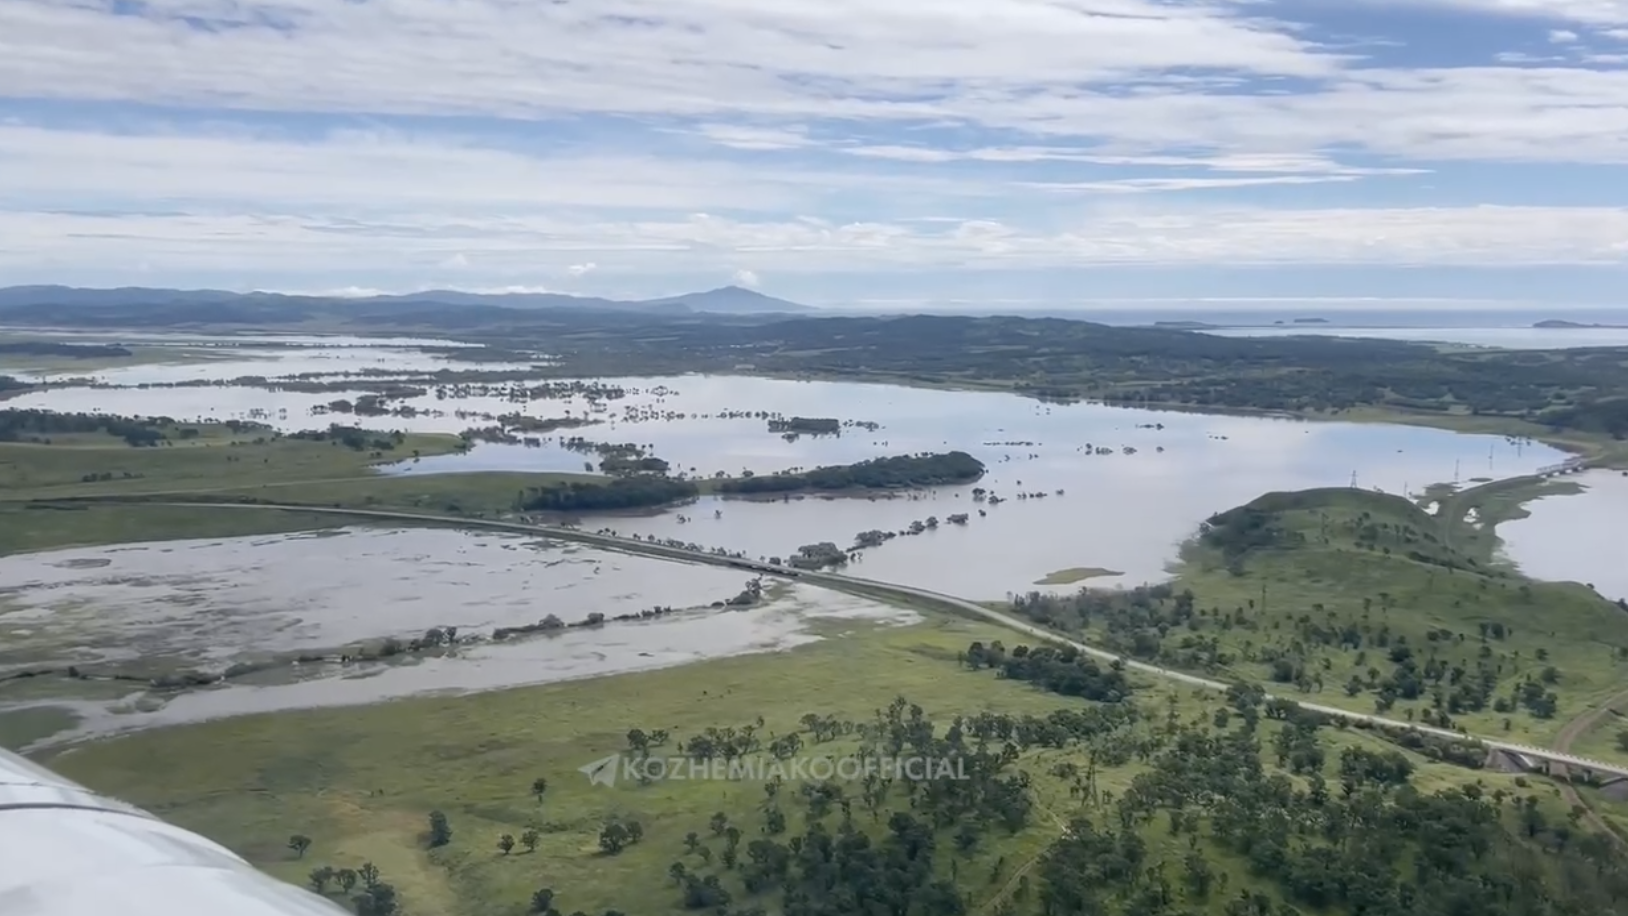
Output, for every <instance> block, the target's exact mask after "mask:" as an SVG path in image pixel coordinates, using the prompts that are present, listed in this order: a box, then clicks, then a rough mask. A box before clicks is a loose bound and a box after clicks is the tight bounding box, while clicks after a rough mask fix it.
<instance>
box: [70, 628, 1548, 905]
mask: <svg viewBox="0 0 1628 916" xmlns="http://www.w3.org/2000/svg"><path fill="white" fill-rule="evenodd" d="M850 629H851V628H850ZM975 639H977V640H983V641H986V642H988V641H993V640H998V639H1005V640H1006V642H1007V644H1008V645H1013V644H1015V641H1014V640H1013V639H1012V638H1011V634H1010V633H1008V632H1005V631H1001V630H997V629H993V628H991V627H988V626H986V625H983V624H978V623H972V622H967V621H961V620H954V619H947V618H936V619H931V620H929V621H928V622H926V623H923V624H920V625H915V626H910V627H903V628H888V629H865V630H862V631H860V632H852V633H850V635H847V636H839V637H835V638H831V639H828V640H826V641H824V642H821V643H817V644H813V645H809V646H805V647H801V648H798V649H795V650H792V651H790V652H786V653H779V654H771V655H756V656H743V657H736V658H729V659H722V660H715V661H712V662H708V663H705V664H697V665H691V666H686V667H680V668H672V669H667V670H662V671H654V672H647V673H640V674H632V675H622V676H617V677H611V678H604V679H597V680H589V681H580V682H571V683H562V684H556V685H551V686H545V687H537V688H525V689H517V690H509V691H504V692H498V693H488V694H480V695H476V696H469V697H459V698H423V699H411V700H403V701H397V702H392V703H387V704H382V705H377V706H369V707H362V708H352V709H331V710H317V711H309V712H299V713H285V714H279V715H273V716H253V717H244V718H238V719H232V720H227V721H222V722H217V723H208V724H204V725H198V726H190V727H185V728H177V729H169V730H163V731H155V732H150V733H145V734H138V735H135V736H132V737H128V738H121V739H116V740H110V741H104V742H99V743H94V744H90V745H86V746H82V747H79V748H75V749H72V750H70V751H68V752H67V753H64V754H62V755H61V756H59V757H57V758H55V759H54V760H51V761H49V763H50V764H51V765H52V766H54V767H56V768H58V769H60V770H61V771H62V772H63V773H65V774H66V775H68V776H71V777H73V778H75V779H79V780H81V781H83V782H85V783H86V784H88V785H91V786H93V787H95V788H97V789H100V790H103V791H106V792H109V793H112V794H114V795H116V796H119V797H121V798H125V799H127V800H129V801H132V802H135V803H137V804H140V805H143V806H145V807H147V808H149V809H150V810H153V811H154V812H156V813H158V814H160V815H162V816H164V817H165V818H167V819H170V820H173V821H175V822H176V823H179V824H182V825H184V826H187V827H189V828H192V829H196V830H199V831H201V832H203V833H204V834H206V835H208V836H211V837H213V838H215V839H218V840H220V841H222V842H224V843H226V844H227V845H229V846H231V847H232V848H234V849H236V850H237V851H239V852H241V853H242V854H244V855H245V856H247V857H248V858H249V859H250V860H251V861H253V862H254V863H256V864H257V865H260V866H262V867H264V868H266V869H268V870H270V871H271V872H272V873H274V874H276V875H278V876H280V877H283V878H285V879H287V880H290V881H294V882H303V881H304V880H305V876H306V875H307V873H308V872H309V871H310V870H311V869H312V868H313V867H316V866H318V865H321V864H331V865H333V866H335V867H350V868H356V867H358V866H359V865H360V864H361V863H362V862H364V861H372V862H374V863H375V864H376V865H377V866H378V867H379V869H380V870H381V872H382V873H383V875H384V878H385V880H387V881H390V882H392V883H393V884H395V885H396V887H397V888H398V889H399V890H400V891H401V895H402V898H403V901H404V905H405V911H406V912H407V913H409V914H413V916H430V914H435V916H455V914H457V916H461V914H512V913H522V912H524V911H525V906H526V902H527V900H528V899H529V898H530V895H531V894H532V892H533V891H535V890H537V889H539V888H543V887H550V888H553V889H554V890H555V891H556V892H557V894H558V898H559V899H560V900H561V901H562V903H561V906H562V908H563V909H564V910H567V911H569V910H581V911H584V912H589V913H598V912H603V911H606V910H609V909H618V910H621V911H623V912H629V913H639V914H658V913H674V914H676V913H680V912H683V910H682V909H681V908H680V906H679V900H678V895H677V892H676V891H675V889H674V888H673V886H672V882H671V881H670V880H669V879H668V878H667V877H666V870H667V868H668V865H669V864H670V863H671V862H673V861H675V860H678V859H683V858H685V857H684V846H683V837H684V836H685V834H686V833H688V832H690V831H697V832H699V833H701V834H702V835H703V836H705V835H706V834H707V828H706V825H707V821H708V819H709V817H710V816H711V815H712V814H713V812H716V811H723V812H725V813H727V814H728V815H729V817H730V819H731V821H732V822H733V823H735V824H737V825H738V826H741V827H742V829H743V830H745V831H746V833H747V835H748V837H750V836H754V835H761V828H762V822H763V814H762V811H761V804H762V801H763V798H764V795H763V790H762V787H761V786H760V785H758V784H755V783H749V782H728V781H722V782H700V781H669V782H658V783H654V784H652V785H649V786H644V787H640V786H638V785H632V786H629V785H626V784H625V783H622V784H618V785H617V786H615V787H604V786H591V785H590V784H589V782H588V780H587V779H586V778H585V777H584V776H583V775H582V774H581V773H579V772H578V771H577V768H578V767H581V766H583V765H586V764H588V763H590V762H592V761H594V760H596V759H599V758H602V757H604V756H606V755H608V754H611V753H614V752H616V751H618V750H621V749H623V748H625V747H626V738H625V735H626V733H627V731H628V730H629V729H631V728H641V729H644V730H646V731H650V730H653V729H666V730H668V731H669V732H670V733H671V734H672V736H673V737H674V739H676V740H683V739H684V738H686V737H689V736H692V735H694V734H696V733H697V732H699V731H701V730H702V729H704V728H707V727H710V726H716V727H719V728H723V727H729V726H742V725H746V724H751V723H754V722H756V721H758V720H759V718H761V720H762V723H763V725H762V727H763V729H764V730H765V732H767V733H773V734H786V733H788V732H792V731H796V730H798V729H799V728H800V726H799V725H798V720H799V719H800V718H801V717H802V716H803V715H804V714H806V713H816V714H820V715H825V714H834V715H838V716H841V717H848V718H853V719H858V720H864V719H867V718H869V717H870V715H871V714H872V712H873V711H874V710H876V709H878V708H880V707H883V706H885V705H887V703H888V702H889V701H890V700H892V699H893V698H894V697H895V696H901V695H902V696H905V697H907V698H909V699H910V700H912V701H914V702H916V703H919V704H921V705H922V706H923V707H924V708H925V709H926V711H927V713H928V714H929V716H931V717H932V718H933V719H934V721H935V722H937V723H939V724H940V725H941V726H942V725H946V724H948V722H949V720H950V719H951V718H952V717H953V716H955V715H958V714H961V715H970V714H975V713H977V712H981V711H993V712H1004V713H1010V714H1024V713H1030V714H1035V715H1044V714H1046V713H1048V712H1050V711H1052V710H1055V709H1060V708H1086V707H1089V706H1091V705H1092V704H1089V703H1088V702H1086V701H1082V700H1075V699H1068V698H1064V697H1059V696H1056V695H1052V694H1046V693H1042V692H1039V691H1037V690H1035V689H1033V688H1031V687H1029V686H1027V685H1025V684H1023V683H1020V682H1015V681H1005V680H1000V679H997V678H996V677H995V676H994V675H993V673H991V672H989V671H980V672H972V671H968V670H967V669H965V668H963V667H961V666H959V665H958V663H957V660H956V655H957V653H958V652H960V651H962V650H964V649H965V648H966V646H967V645H968V643H969V642H970V641H972V640H975ZM1138 702H1139V705H1141V706H1142V707H1143V708H1145V709H1147V710H1149V711H1150V721H1149V723H1148V724H1146V725H1144V726H1138V729H1152V728H1156V727H1162V726H1163V721H1164V717H1165V716H1166V715H1169V714H1170V713H1172V712H1173V713H1174V715H1175V716H1177V717H1178V718H1180V719H1181V720H1182V721H1187V722H1199V721H1204V722H1207V721H1208V720H1209V718H1210V716H1211V715H1212V714H1213V711H1214V709H1215V708H1216V707H1217V706H1218V705H1219V703H1220V698H1219V697H1217V696H1215V695H1210V694H1205V695H1202V696H1200V695H1195V694H1194V693H1192V692H1191V691H1180V690H1176V689H1174V688H1170V687H1168V686H1166V685H1163V684H1159V685H1152V684H1150V685H1147V686H1146V688H1145V690H1144V692H1143V693H1141V694H1139V695H1138ZM1155 723H1157V724H1155ZM1234 727H1236V726H1234ZM1277 727H1278V726H1277V725H1276V723H1274V722H1272V721H1271V720H1266V721H1263V723H1262V729H1263V732H1262V742H1263V744H1265V745H1267V746H1270V740H1271V739H1270V736H1271V735H1272V734H1274V733H1275V731H1274V730H1275V729H1276V728H1277ZM1322 733H1323V734H1325V735H1326V736H1327V737H1326V740H1327V741H1328V743H1329V746H1330V749H1331V750H1330V754H1329V757H1330V761H1331V762H1330V764H1329V773H1330V777H1329V778H1331V779H1332V778H1334V777H1333V775H1332V774H1333V769H1332V767H1333V764H1332V761H1333V759H1334V758H1336V757H1337V755H1338V751H1339V750H1340V749H1341V748H1343V747H1346V746H1363V747H1369V748H1371V749H1382V748H1389V747H1390V746H1389V745H1386V744H1384V743H1383V742H1382V741H1380V739H1378V738H1377V737H1374V736H1372V735H1368V734H1365V733H1361V732H1357V731H1344V730H1332V729H1324V730H1323V732H1322ZM844 741H845V739H839V740H838V741H836V742H832V743H831V744H829V745H820V746H818V748H819V750H820V752H822V753H838V752H840V751H841V750H843V749H845V748H848V747H850V746H851V745H849V744H845V743H844ZM1084 753H1085V752H1084V751H1083V749H1082V748H1080V747H1077V746H1076V747H1070V748H1062V749H1052V750H1036V751H1031V752H1028V753H1027V754H1026V755H1025V756H1024V758H1023V759H1022V760H1021V761H1020V763H1019V764H1018V765H1019V767H1020V768H1021V769H1022V770H1023V771H1024V772H1026V773H1029V774H1030V776H1031V777H1032V780H1033V791H1034V797H1035V799H1036V802H1037V804H1038V810H1037V811H1036V813H1035V816H1034V818H1033V820H1032V825H1031V827H1030V828H1028V829H1025V830H1023V831H1021V832H1020V833H1018V834H1017V835H1015V836H1010V837H1007V836H1001V837H999V838H997V839H992V840H991V841H990V842H988V843H987V844H986V845H982V846H980V847H979V848H978V849H977V850H976V851H975V852H974V853H973V854H971V855H969V856H966V857H962V858H959V859H957V861H956V865H955V866H954V867H955V868H956V870H957V871H958V873H959V879H958V884H960V885H961V886H962V887H964V888H965V889H966V890H967V891H968V893H969V894H970V896H971V898H972V899H971V908H970V911H971V912H985V911H992V909H993V906H992V905H993V904H994V903H995V902H996V899H997V898H1006V897H1009V896H1011V895H1012V894H1013V893H1014V889H1015V887H1016V886H1017V884H1018V883H1019V882H1018V879H1017V877H1016V876H1017V875H1018V874H1019V873H1020V872H1021V871H1022V870H1023V869H1024V868H1025V866H1027V865H1028V864H1030V863H1031V862H1032V860H1033V859H1034V858H1035V857H1036V856H1037V855H1038V854H1039V853H1040V852H1041V851H1042V850H1043V849H1044V848H1045V846H1046V845H1047V844H1048V843H1050V842H1051V841H1053V840H1054V839H1056V838H1057V837H1058V835H1059V833H1060V831H1061V828H1062V825H1063V824H1064V823H1066V822H1067V820H1068V819H1069V818H1070V817H1071V816H1072V815H1074V814H1076V813H1078V812H1079V811H1081V810H1082V807H1083V806H1085V805H1086V803H1085V802H1084V801H1083V800H1081V799H1077V798H1074V797H1071V795H1070V792H1069V791H1068V788H1067V783H1066V782H1064V781H1063V780H1062V779H1061V778H1059V777H1058V775H1057V774H1055V773H1054V772H1053V768H1054V767H1055V766H1056V765H1057V764H1058V763H1060V762H1064V761H1068V762H1073V763H1075V764H1077V765H1080V766H1084V765H1085V758H1084ZM1414 760H1415V763H1416V764H1417V765H1418V767H1419V769H1418V772H1417V773H1416V775H1415V777H1414V783H1415V785H1417V786H1418V787H1419V788H1420V789H1421V790H1423V791H1430V790H1433V789H1435V788H1441V787H1445V786H1450V785H1458V784H1464V783H1467V782H1469V781H1473V780H1480V781H1481V782H1482V783H1483V784H1484V785H1485V786H1486V787H1487V790H1488V791H1492V790H1493V789H1495V788H1499V789H1504V790H1505V791H1507V792H1510V793H1517V794H1533V795H1535V796H1537V797H1538V798H1539V799H1540V802H1541V804H1542V805H1543V806H1544V809H1545V810H1546V811H1548V812H1550V814H1551V815H1552V816H1553V817H1555V818H1561V817H1563V816H1564V808H1563V806H1561V805H1560V803H1559V801H1558V795H1557V793H1556V792H1555V790H1554V788H1553V787H1552V786H1548V785H1546V784H1544V783H1543V782H1542V781H1541V780H1534V781H1531V782H1529V781H1528V780H1527V779H1526V778H1521V777H1514V776H1508V775H1503V774H1498V773H1493V772H1479V773H1475V772H1472V771H1468V770H1464V769H1460V768H1457V767H1453V766H1449V765H1446V764H1439V763H1433V762H1430V761H1428V760H1426V759H1424V758H1421V757H1414ZM1143 768H1144V767H1143V765H1142V764H1140V763H1138V762H1135V761H1131V762H1127V763H1126V764H1124V765H1122V766H1114V767H1105V768H1104V769H1103V770H1102V771H1101V773H1100V774H1099V777H1098V785H1099V788H1100V789H1102V790H1105V791H1107V792H1108V793H1119V792H1123V791H1124V789H1125V788H1126V787H1127V786H1128V785H1129V780H1130V778H1131V777H1132V776H1133V775H1135V774H1136V773H1137V772H1140V771H1141V770H1142V769H1143ZM539 777H542V778H545V779H547V780H548V786H549V787H548V789H547V791H546V793H545V795H544V797H543V800H542V802H541V803H540V804H539V803H538V801H537V800H536V799H535V798H533V797H532V796H531V794H530V788H529V787H530V786H531V785H532V782H533V780H535V779H537V778H539ZM1296 779H1297V780H1298V779H1299V777H1296ZM1517 780H1519V781H1518V782H1517ZM1521 784H1527V785H1526V787H1525V788H1522V787H1521ZM793 788H794V787H788V788H787V789H786V791H787V792H788V793H789V792H791V791H792V789H793ZM1104 804H1106V802H1104ZM900 807H901V808H902V805H901V806H900ZM437 809H439V810H442V811H444V812H445V813H446V814H447V816H448V818H449V821H450V823H451V826H452V829H453V839H452V842H451V843H450V844H449V845H448V846H446V847H443V848H441V849H437V850H434V851H430V850H428V849H427V848H426V845H427V844H426V842H425V839H424V834H425V832H426V829H427V827H426V824H427V817H428V814H429V812H430V811H432V810H437ZM609 818H634V819H637V820H638V821H639V822H640V823H641V824H642V825H643V827H644V830H645V838H644V839H643V840H642V841H641V842H640V843H638V844H637V845H634V846H632V847H630V848H629V849H628V850H627V851H625V852H623V853H622V854H620V855H617V856H614V857H608V856H604V855H602V854H600V853H599V852H598V850H597V836H598V832H599V830H600V828H601V826H602V825H603V824H604V823H605V822H606V820H607V819H609ZM883 820H885V817H884V818H883ZM527 827H536V828H537V829H539V830H540V831H541V834H542V837H541V842H540V844H539V846H538V848H537V850H536V852H535V853H526V852H522V851H516V852H515V853H514V854H512V855H503V854H502V853H501V852H500V851H499V850H498V849H497V847H496V842H497V839H498V837H499V836H500V835H501V834H504V833H509V834H513V835H515V836H519V835H520V834H521V833H522V832H523V831H524V830H525V829H526V828H527ZM793 829H794V831H795V830H796V825H795V824H794V826H793ZM293 834H304V835H307V836H310V837H311V838H312V839H313V840H314V844H313V845H312V847H311V849H310V850H309V851H308V852H307V853H306V854H305V855H304V857H303V858H296V856H295V855H294V853H292V852H291V851H289V850H288V849H286V848H285V843H286V841H287V839H288V837H289V836H291V835H293ZM1145 834H1146V837H1147V840H1148V843H1149V847H1150V849H1151V850H1152V853H1153V855H1154V857H1155V858H1158V859H1165V860H1172V861H1174V862H1175V863H1178V864H1179V862H1180V858H1181V856H1182V855H1183V854H1185V852H1186V850H1187V842H1186V839H1185V838H1182V837H1174V836H1170V835H1168V831H1167V830H1165V828H1164V825H1163V823H1162V819H1161V820H1160V821H1159V822H1157V823H1155V824H1153V825H1149V826H1148V827H1147V829H1146V830H1145ZM712 845H714V846H716V845H718V844H717V842H716V841H715V840H714V841H713V843H712ZM1214 858H1215V861H1216V863H1217V864H1218V866H1219V867H1222V868H1223V869H1225V870H1226V871H1227V872H1228V873H1229V884H1230V887H1231V888H1232V890H1231V892H1230V893H1236V892H1238V891H1240V890H1245V889H1257V890H1263V889H1264V885H1262V884H1261V882H1260V881H1259V880H1257V879H1255V878H1253V877H1251V875H1250V873H1249V870H1248V869H1247V868H1245V867H1243V865H1242V863H1241V862H1238V861H1233V860H1231V859H1229V858H1228V857H1227V856H1226V855H1225V854H1221V853H1216V854H1215V855H1214ZM692 861H693V860H692ZM1223 902H1224V901H1223V900H1222V899H1220V898H1217V899H1216V900H1215V901H1214V904H1213V905H1210V906H1207V907H1206V906H1203V905H1201V906H1199V907H1198V910H1199V911H1208V912H1215V913H1220V912H1222V909H1221V904H1222V903H1223Z"/></svg>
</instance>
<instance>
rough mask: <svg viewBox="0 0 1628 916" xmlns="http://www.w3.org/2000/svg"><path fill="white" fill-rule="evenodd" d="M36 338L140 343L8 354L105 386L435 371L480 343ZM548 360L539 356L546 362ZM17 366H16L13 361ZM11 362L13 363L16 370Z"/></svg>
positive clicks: (0, 366) (37, 376)
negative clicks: (97, 362)
mask: <svg viewBox="0 0 1628 916" xmlns="http://www.w3.org/2000/svg"><path fill="white" fill-rule="evenodd" d="M27 336H28V337H29V338H30V339H51V340H56V341H60V342H63V343H70V344H77V345H87V346H88V345H109V344H111V345H118V346H129V347H140V348H142V353H141V357H140V360H141V361H140V362H139V363H136V364H133V365H128V366H117V367H113V368H91V369H78V368H76V367H74V366H73V365H72V361H71V360H69V361H60V360H58V361H54V362H53V364H52V368H51V369H50V370H49V371H36V370H32V369H31V368H30V367H31V366H32V365H35V363H32V362H31V361H30V360H31V358H30V357H26V356H9V357H4V358H0V372H4V373H5V374H13V375H17V376H19V377H22V378H31V379H34V380H37V381H57V380H61V379H63V378H87V379H92V380H94V381H95V382H96V383H98V384H104V385H154V384H173V383H175V382H185V381H191V380H196V379H210V380H221V381H225V380H230V379H236V378H242V377H244V376H261V377H265V378H287V377H291V376H296V375H310V374H324V375H334V374H342V373H347V372H358V371H360V370H363V369H369V370H384V371H394V372H402V373H407V372H434V371H436V370H438V369H447V368H453V367H458V368H470V367H471V365H472V364H470V363H468V362H465V361H463V360H460V359H459V358H458V353H457V351H458V350H463V351H466V352H469V353H474V352H476V350H477V349H478V348H477V347H474V346H471V345H468V344H462V343H459V342H457V341H451V340H435V339H429V338H413V337H381V338H367V337H346V336H332V337H322V336H314V335H277V334H269V335H253V336H242V337H236V338H231V337H225V338H223V337H208V336H199V335H189V334H179V333H176V334H158V333H148V334H143V333H137V332H131V333H124V332H120V333H118V334H102V333H97V334H90V333H81V334H73V333H68V332H44V333H29V334H28V335H27ZM423 347H437V348H455V349H454V350H453V352H451V353H445V354H442V353H426V352H424V351H423V350H422V349H421V348H423ZM542 361H544V360H542V359H539V362H542ZM13 364H15V365H14V366H13ZM528 365H529V364H516V363H498V362H487V363H482V364H480V366H481V367H482V368H489V369H510V368H512V369H524V368H528ZM8 366H13V367H11V368H8Z"/></svg>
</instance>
